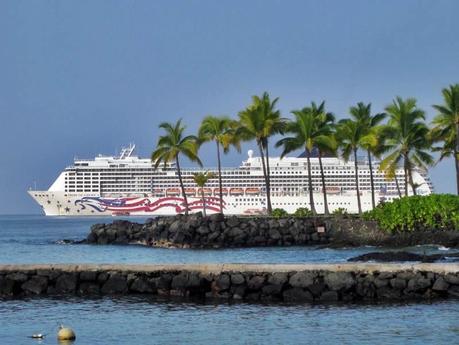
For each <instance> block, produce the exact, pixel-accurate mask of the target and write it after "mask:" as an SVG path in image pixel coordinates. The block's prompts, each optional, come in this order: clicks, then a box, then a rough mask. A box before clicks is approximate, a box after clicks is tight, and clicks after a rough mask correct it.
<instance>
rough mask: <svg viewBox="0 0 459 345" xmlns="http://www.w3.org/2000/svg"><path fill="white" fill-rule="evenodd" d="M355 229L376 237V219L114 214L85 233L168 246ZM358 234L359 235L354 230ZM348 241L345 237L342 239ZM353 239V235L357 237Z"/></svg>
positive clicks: (294, 241)
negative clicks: (140, 219) (133, 218)
mask: <svg viewBox="0 0 459 345" xmlns="http://www.w3.org/2000/svg"><path fill="white" fill-rule="evenodd" d="M354 229H356V230H357V229H358V231H360V232H361V233H365V234H366V236H367V237H369V238H373V239H379V238H380V237H381V236H384V234H383V233H382V232H380V231H378V230H377V225H376V223H375V222H369V221H363V220H360V219H344V218H336V217H328V218H325V217H317V218H313V217H311V218H294V217H288V218H281V219H275V218H267V217H258V218H256V217H250V218H249V217H236V216H230V217H224V216H223V215H221V214H214V215H211V216H209V217H202V216H201V215H200V214H197V215H196V214H194V215H190V216H188V217H186V216H182V215H179V216H174V217H158V218H154V219H149V220H148V221H147V222H145V224H139V223H135V222H130V221H125V220H118V221H114V222H113V223H111V224H95V225H93V226H92V227H91V232H90V234H89V235H88V237H87V240H86V241H87V242H88V243H93V244H130V243H134V244H142V245H149V246H153V247H172V248H224V247H226V248H232V247H266V246H291V245H317V244H329V243H330V242H331V241H333V240H338V242H339V239H340V238H341V239H342V238H344V236H343V235H344V233H346V235H345V236H346V237H349V236H350V235H351V234H352V233H353V231H354ZM358 236H360V237H362V236H361V235H358ZM345 242H346V244H347V245H349V242H352V241H349V240H346V241H345ZM356 242H357V241H356Z"/></svg>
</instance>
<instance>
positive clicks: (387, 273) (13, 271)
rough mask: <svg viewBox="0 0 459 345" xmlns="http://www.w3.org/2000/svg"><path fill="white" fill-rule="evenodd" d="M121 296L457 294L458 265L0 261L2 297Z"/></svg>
mask: <svg viewBox="0 0 459 345" xmlns="http://www.w3.org/2000/svg"><path fill="white" fill-rule="evenodd" d="M127 294H136V295H145V296H158V295H160V296H166V297H181V298H199V299H204V300H220V301H226V300H241V301H255V302H256V301H272V302H295V303H296V302H317V303H321V302H337V301H342V302H350V301H359V300H366V301H386V300H387V301H389V300H410V299H420V300H425V299H431V298H448V297H454V298H458V297H459V265H458V264H415V265H408V264H339V265H337V264H322V265H317V264H316V265H312V264H309V265H307V264H305V265H256V264H245V265H240V264H239V265H236V264H225V265H3V266H1V265H0V297H3V298H4V297H8V298H18V297H23V296H33V295H58V296H68V295H80V296H85V295H127Z"/></svg>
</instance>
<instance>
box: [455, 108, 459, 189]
mask: <svg viewBox="0 0 459 345" xmlns="http://www.w3.org/2000/svg"><path fill="white" fill-rule="evenodd" d="M454 160H455V161H456V188H457V195H459V114H456V148H455V149H454Z"/></svg>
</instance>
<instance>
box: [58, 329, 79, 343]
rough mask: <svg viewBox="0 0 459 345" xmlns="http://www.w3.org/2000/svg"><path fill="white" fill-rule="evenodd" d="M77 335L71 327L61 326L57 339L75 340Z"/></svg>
mask: <svg viewBox="0 0 459 345" xmlns="http://www.w3.org/2000/svg"><path fill="white" fill-rule="evenodd" d="M75 338H76V335H75V332H74V331H73V329H71V328H69V327H64V326H60V328H59V332H58V333H57V340H75Z"/></svg>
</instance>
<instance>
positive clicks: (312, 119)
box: [276, 102, 336, 214]
mask: <svg viewBox="0 0 459 345" xmlns="http://www.w3.org/2000/svg"><path fill="white" fill-rule="evenodd" d="M292 114H293V116H294V117H295V119H294V120H293V121H290V122H289V123H288V124H287V126H286V131H287V133H289V134H292V136H290V137H286V138H283V139H281V140H279V141H278V142H277V143H276V147H283V151H282V155H281V157H284V156H285V155H287V154H288V153H290V152H292V151H296V150H298V149H301V148H303V149H304V150H305V154H306V159H307V169H308V191H309V206H310V207H311V211H312V213H313V214H316V209H315V203H314V194H313V189H312V173H311V155H312V153H313V150H314V149H316V150H317V154H318V158H319V166H320V175H321V180H322V191H323V197H324V208H325V214H329V210H328V202H327V190H326V183H325V173H324V169H323V165H322V154H323V153H324V152H335V151H336V140H335V136H334V127H333V123H334V121H335V117H334V115H333V114H332V113H329V112H326V111H325V102H322V103H321V104H320V105H319V106H317V105H316V103H314V102H312V103H311V106H310V107H305V108H303V109H301V110H293V111H292Z"/></svg>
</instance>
